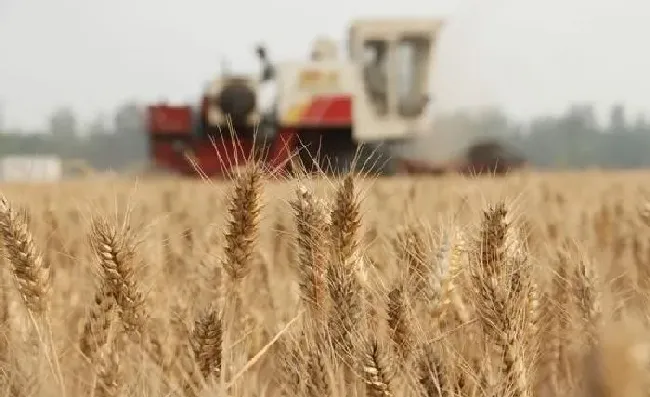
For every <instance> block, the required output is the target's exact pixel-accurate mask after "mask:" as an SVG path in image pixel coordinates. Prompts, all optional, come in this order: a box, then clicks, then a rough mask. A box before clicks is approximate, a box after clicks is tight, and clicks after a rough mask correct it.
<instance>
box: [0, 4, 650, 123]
mask: <svg viewBox="0 0 650 397" xmlns="http://www.w3.org/2000/svg"><path fill="white" fill-rule="evenodd" d="M373 16H378V17H379V16H441V17H445V18H446V19H447V24H446V26H445V28H444V30H443V31H442V32H441V35H440V43H439V46H438V48H437V49H436V50H437V57H438V60H437V64H436V67H435V69H434V70H433V93H434V95H435V98H436V101H437V102H436V110H439V111H443V112H444V111H450V110H456V109H459V108H476V107H485V106H498V107H501V108H502V109H503V110H505V111H506V112H507V113H508V114H509V115H511V116H513V117H515V118H520V119H525V118H529V117H531V116H535V115H539V114H548V113H558V112H561V111H562V110H564V109H565V108H566V107H567V106H568V105H569V104H570V103H575V102H578V103H580V102H593V103H594V104H595V105H596V107H597V109H598V110H599V111H601V115H602V114H606V113H605V112H606V111H607V109H608V107H609V106H610V105H611V104H613V103H622V104H624V105H626V106H627V108H628V111H629V112H630V113H636V112H642V111H643V112H648V114H650V77H649V73H650V51H647V50H645V49H644V48H643V46H645V45H646V44H645V43H646V39H645V37H650V23H648V22H647V21H648V20H649V19H648V18H650V2H649V1H647V0H399V1H395V0H384V1H374V0H327V1H321V2H314V1H311V2H310V1H304V0H273V1H262V0H235V1H228V0H111V1H99V0H0V107H1V108H2V114H3V116H2V117H3V123H4V125H5V126H7V127H21V128H29V129H31V128H45V126H46V123H47V117H48V115H49V114H50V113H51V112H52V111H53V110H54V109H55V108H56V107H58V106H60V105H66V106H71V107H73V108H74V109H75V110H76V111H77V113H78V114H79V115H80V117H81V118H82V121H90V120H91V119H92V118H93V117H94V116H95V115H97V114H99V113H104V114H106V115H110V114H111V112H112V111H113V109H114V108H115V106H117V105H118V104H120V103H123V102H124V101H127V100H131V99H134V100H138V101H142V102H151V101H157V100H159V99H163V98H165V99H168V100H169V101H179V102H195V101H196V100H197V99H198V97H199V95H200V93H201V90H202V88H203V85H204V84H205V82H206V81H207V80H209V79H210V78H211V77H213V76H214V75H216V74H218V73H219V70H220V64H221V61H222V59H223V58H224V57H226V58H227V59H228V62H229V64H230V67H231V68H232V69H233V70H240V71H244V72H245V71H251V72H256V71H257V70H258V64H257V60H256V58H255V55H254V47H255V45H256V44H257V43H260V42H262V43H264V44H266V45H267V47H268V49H269V52H270V55H271V56H272V57H273V59H276V60H283V59H285V60H286V59H292V58H293V59H300V58H306V57H307V56H308V53H309V48H310V44H311V42H312V41H313V40H314V39H315V38H316V37H318V36H327V37H332V38H334V39H336V40H339V41H341V42H342V40H344V39H345V35H346V34H347V27H348V23H349V22H350V21H352V20H353V19H355V18H362V17H373Z"/></svg>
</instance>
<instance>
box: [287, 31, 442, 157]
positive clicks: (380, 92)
mask: <svg viewBox="0 0 650 397" xmlns="http://www.w3.org/2000/svg"><path fill="white" fill-rule="evenodd" d="M441 27H442V21H441V20H439V19H413V18H405V19H402V18H396V19H368V20H358V21H355V22H353V23H352V24H351V27H350V31H349V36H348V50H349V54H348V55H349V58H347V59H339V57H338V51H337V48H336V44H335V43H334V42H333V41H331V40H328V39H323V38H321V39H318V40H317V41H316V42H315V43H314V44H313V48H312V52H311V59H309V60H307V61H297V62H283V63H280V64H278V65H277V66H276V68H275V80H276V84H277V93H276V95H277V104H276V109H275V111H276V112H277V114H278V126H279V130H283V129H284V130H286V129H294V130H295V131H296V132H297V135H298V138H299V140H300V141H301V146H303V147H305V149H303V150H302V153H303V154H304V155H303V156H300V157H302V158H303V165H304V164H305V161H307V162H310V161H311V162H313V160H309V159H308V157H310V156H311V155H312V154H313V153H315V152H318V154H319V156H321V157H322V159H324V160H325V161H324V162H325V163H328V162H329V163H330V165H331V162H332V160H335V161H336V162H337V163H339V165H338V167H337V168H339V169H341V170H344V169H349V166H350V165H351V164H352V163H351V161H352V160H353V158H354V157H357V165H360V164H361V163H363V162H364V161H365V160H366V159H367V155H368V154H369V153H373V154H375V155H376V156H377V155H378V154H379V153H381V152H383V153H385V154H389V155H390V153H389V151H390V145H389V144H390V143H391V142H404V141H408V140H409V139H411V138H413V137H414V136H416V134H418V133H419V132H420V131H422V130H423V129H424V128H426V127H427V124H428V121H429V114H428V112H427V109H428V105H429V96H428V91H429V75H430V72H431V66H432V63H433V59H434V50H435V44H436V37H437V35H438V33H439V31H440V29H441ZM307 145H309V147H311V149H306V148H307ZM378 145H381V146H383V148H382V150H378V148H379V147H378ZM360 147H361V149H362V150H361V151H360V150H359V148H360ZM364 148H365V149H369V150H363V149H364ZM361 152H365V154H364V153H361ZM384 160H388V158H385V159H380V158H379V156H377V157H375V159H374V160H371V161H372V162H373V163H374V165H378V164H379V163H381V162H382V161H384ZM384 164H386V162H385V161H384ZM322 165H323V164H320V165H319V168H321V169H322V168H323V167H322ZM361 165H363V164H361Z"/></svg>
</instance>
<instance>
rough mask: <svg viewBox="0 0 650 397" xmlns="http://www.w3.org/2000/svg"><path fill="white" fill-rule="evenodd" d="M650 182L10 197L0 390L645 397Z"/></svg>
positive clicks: (7, 193)
mask: <svg viewBox="0 0 650 397" xmlns="http://www.w3.org/2000/svg"><path fill="white" fill-rule="evenodd" d="M647 176H648V175H646V174H643V173H632V172H630V173H618V174H605V173H597V172H585V173H580V174H535V173H523V174H518V175H511V176H508V177H505V178H500V179H488V178H462V177H454V176H449V177H445V178H438V179H436V178H426V177H418V178H394V179H390V180H388V179H387V180H370V179H361V178H356V177H355V176H354V175H347V176H344V177H342V178H341V179H329V180H328V179H324V178H321V179H306V178H299V179H298V178H296V179H288V180H285V181H270V180H265V179H264V175H263V173H262V170H261V169H259V168H257V167H256V166H251V167H246V168H244V169H242V170H240V171H238V173H237V174H235V175H233V178H232V180H230V181H226V182H222V183H221V182H220V183H207V182H202V181H193V180H180V179H174V178H169V179H167V180H155V181H154V180H151V181H146V180H145V181H144V182H138V183H137V184H136V183H135V182H133V181H129V180H126V179H119V178H116V177H103V176H96V177H94V178H92V179H90V178H89V179H85V180H77V181H67V182H61V183H59V184H56V185H6V186H0V243H1V244H0V264H3V265H5V266H3V268H2V269H3V270H2V272H0V281H1V284H2V286H3V288H2V294H1V295H0V300H1V301H0V328H1V330H2V335H0V337H1V341H2V343H0V362H1V363H2V371H0V385H1V387H2V391H3V392H5V394H6V395H11V396H28V395H30V396H34V395H36V396H48V397H49V396H55V395H56V396H72V395H74V396H77V395H98V396H127V397H128V396H136V395H138V396H147V397H148V396H163V395H165V396H169V395H172V396H183V397H198V396H202V395H206V396H207V395H219V396H291V397H294V396H305V397H307V396H309V397H316V396H318V397H325V396H396V397H397V396H427V397H432V396H440V397H442V396H445V397H446V396H505V395H512V396H521V397H529V396H530V397H538V396H539V397H546V396H549V397H550V396H577V395H582V396H593V395H599V396H623V395H625V396H645V395H648V391H649V390H650V389H649V388H648V387H649V385H648V383H647V380H646V379H648V376H649V375H650V373H649V369H650V332H649V331H650V329H649V326H650V309H648V303H650V302H649V299H648V297H650V270H649V269H650V220H649V219H650V216H649V215H648V213H649V211H648V208H650V202H649V201H647V199H646V198H645V197H647V194H646V187H645V180H646V178H647ZM11 281H13V283H11ZM623 331H624V332H623ZM35 347H37V348H38V349H36V350H35Z"/></svg>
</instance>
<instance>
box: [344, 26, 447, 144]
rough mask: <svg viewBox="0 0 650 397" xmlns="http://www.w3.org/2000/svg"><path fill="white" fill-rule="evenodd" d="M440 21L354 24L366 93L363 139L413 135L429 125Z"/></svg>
mask: <svg viewBox="0 0 650 397" xmlns="http://www.w3.org/2000/svg"><path fill="white" fill-rule="evenodd" d="M441 27H442V21H441V20H439V19H412V18H406V19H399V18H396V19H368V20H358V21H355V22H354V23H352V25H351V27H350V32H349V55H350V58H351V60H352V62H354V63H355V64H357V65H359V67H358V69H360V71H359V73H360V74H361V78H360V79H359V80H360V81H363V88H364V90H363V91H364V94H365V95H363V96H362V95H359V96H360V97H363V99H360V100H358V102H362V103H363V105H360V106H359V108H358V109H357V112H356V113H355V116H356V120H355V121H356V122H355V130H356V131H355V134H354V136H355V138H356V139H357V140H358V141H360V142H374V141H390V140H398V141H399V140H405V139H409V138H411V137H413V136H414V134H417V133H418V132H420V131H421V130H422V129H423V128H426V124H427V123H428V121H429V114H428V112H427V110H428V107H429V105H430V96H429V86H430V74H431V71H432V65H433V61H434V56H435V44H436V38H437V36H438V34H439V31H440V29H441Z"/></svg>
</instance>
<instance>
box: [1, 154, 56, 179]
mask: <svg viewBox="0 0 650 397" xmlns="http://www.w3.org/2000/svg"><path fill="white" fill-rule="evenodd" d="M62 174H63V166H62V164H61V159H60V158H59V157H56V156H45V155H43V156H39V155H35V156H21V155H14V156H5V157H0V181H2V182H57V181H59V180H60V179H61V177H62Z"/></svg>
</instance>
